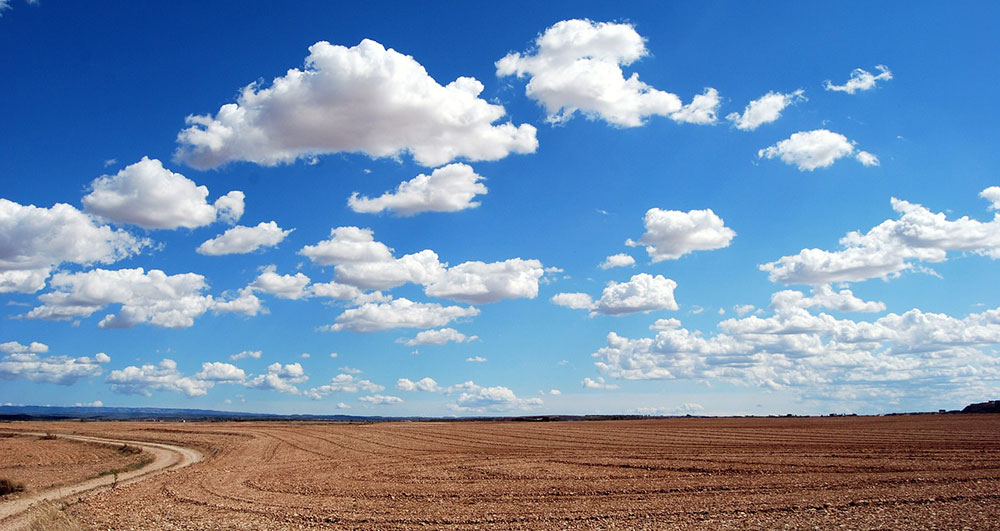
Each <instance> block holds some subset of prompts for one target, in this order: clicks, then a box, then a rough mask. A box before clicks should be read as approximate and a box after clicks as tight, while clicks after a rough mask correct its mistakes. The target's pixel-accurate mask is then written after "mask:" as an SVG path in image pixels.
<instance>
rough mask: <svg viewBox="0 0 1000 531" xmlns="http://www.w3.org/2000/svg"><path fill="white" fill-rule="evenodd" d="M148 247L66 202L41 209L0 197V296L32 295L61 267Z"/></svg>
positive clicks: (118, 257) (113, 259)
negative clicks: (13, 293) (54, 270)
mask: <svg viewBox="0 0 1000 531" xmlns="http://www.w3.org/2000/svg"><path fill="white" fill-rule="evenodd" d="M147 245H149V240H147V239H142V238H136V237H135V236H133V235H131V234H129V233H128V232H126V231H124V230H121V229H112V228H111V227H109V226H107V225H101V224H99V223H97V222H95V220H94V219H93V218H92V217H90V216H88V215H87V214H84V213H83V212H80V211H79V210H77V209H76V208H74V207H72V206H70V205H67V204H63V203H57V204H55V205H53V206H52V207H51V208H41V207H36V206H34V205H21V204H18V203H15V202H13V201H8V200H7V199H0V293H9V292H13V291H17V292H22V293H33V292H35V291H38V290H40V289H42V288H43V287H45V280H46V279H47V278H48V277H49V274H50V272H51V271H52V269H53V268H55V267H57V266H58V265H60V264H62V263H74V264H81V265H90V264H94V263H103V264H110V263H113V262H116V261H118V260H121V259H123V258H127V257H129V256H131V255H134V254H136V253H138V252H139V251H140V250H142V248H143V247H146V246H147Z"/></svg>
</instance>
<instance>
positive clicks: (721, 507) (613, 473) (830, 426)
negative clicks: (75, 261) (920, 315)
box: [0, 415, 1000, 529]
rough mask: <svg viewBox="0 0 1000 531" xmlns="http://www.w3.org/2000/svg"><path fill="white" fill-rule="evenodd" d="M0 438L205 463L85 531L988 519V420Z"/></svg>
mask: <svg viewBox="0 0 1000 531" xmlns="http://www.w3.org/2000/svg"><path fill="white" fill-rule="evenodd" d="M3 429H19V430H22V431H53V432H65V433H69V432H77V433H86V434H89V435H96V436H105V437H115V438H122V439H131V440H149V441H160V442H165V443H172V444H177V445H182V446H188V447H193V448H197V449H199V450H200V451H201V452H203V453H204V454H205V455H206V459H205V460H204V461H202V462H200V463H197V464H194V465H192V466H189V467H187V468H184V469H181V470H175V471H172V472H167V473H163V474H159V475H156V476H153V477H151V478H149V479H147V480H144V481H141V482H138V483H134V484H132V485H129V486H126V487H123V488H118V489H115V490H113V491H106V492H102V493H99V494H96V495H93V496H90V497H86V498H84V499H83V500H82V501H80V502H78V503H73V504H72V505H70V506H69V507H68V508H67V510H66V511H67V513H68V514H69V515H70V516H72V517H73V518H74V519H76V520H77V521H79V522H82V523H83V524H84V525H86V526H88V527H91V528H94V529H299V528H311V527H328V528H349V529H352V528H358V529H408V528H414V527H421V526H427V527H428V528H449V529H484V528H497V529H510V528H520V529H565V528H586V529H760V528H767V529H783V528H789V529H814V528H818V529H831V528H841V527H842V528H846V529H996V528H997V526H998V522H1000V503H998V502H1000V415H915V416H893V417H844V418H772V419H698V418H681V419H667V420H639V421H599V422H598V421H595V422H552V423H529V422H505V423H501V422H434V423H381V424H320V423H315V424H310V423H206V424H192V423H187V424H168V423H122V422H109V423H13V424H9V425H2V426H0V430H3ZM2 441H3V440H2V439H0V445H2V444H3V442H2Z"/></svg>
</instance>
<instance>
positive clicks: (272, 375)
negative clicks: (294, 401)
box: [244, 362, 309, 395]
mask: <svg viewBox="0 0 1000 531" xmlns="http://www.w3.org/2000/svg"><path fill="white" fill-rule="evenodd" d="M308 379H309V377H308V376H306V373H305V370H303V369H302V364H300V363H289V364H286V365H284V366H283V365H281V364H280V363H277V362H275V363H272V364H270V365H268V366H267V373H266V374H260V375H257V376H253V377H251V378H249V379H248V380H247V381H246V382H245V383H244V385H245V386H247V387H249V388H251V389H262V390H272V391H278V392H279V393H288V394H293V395H297V394H299V393H300V392H301V391H299V388H298V387H295V385H294V384H297V383H302V382H305V381H306V380H308Z"/></svg>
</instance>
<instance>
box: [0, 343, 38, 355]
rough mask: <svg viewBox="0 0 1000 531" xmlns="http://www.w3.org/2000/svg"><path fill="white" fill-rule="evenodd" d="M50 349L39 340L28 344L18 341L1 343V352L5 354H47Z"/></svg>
mask: <svg viewBox="0 0 1000 531" xmlns="http://www.w3.org/2000/svg"><path fill="white" fill-rule="evenodd" d="M48 351H49V346H48V345H46V344H45V343H39V342H37V341H32V342H31V344H28V345H22V344H20V343H18V342H17V341H8V342H6V343H0V353H3V354H45V353H46V352H48Z"/></svg>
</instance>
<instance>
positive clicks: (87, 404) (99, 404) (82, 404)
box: [73, 400, 104, 407]
mask: <svg viewBox="0 0 1000 531" xmlns="http://www.w3.org/2000/svg"><path fill="white" fill-rule="evenodd" d="M73 405H74V406H76V407H104V402H101V401H100V400H94V401H93V402H77V403H75V404H73Z"/></svg>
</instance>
